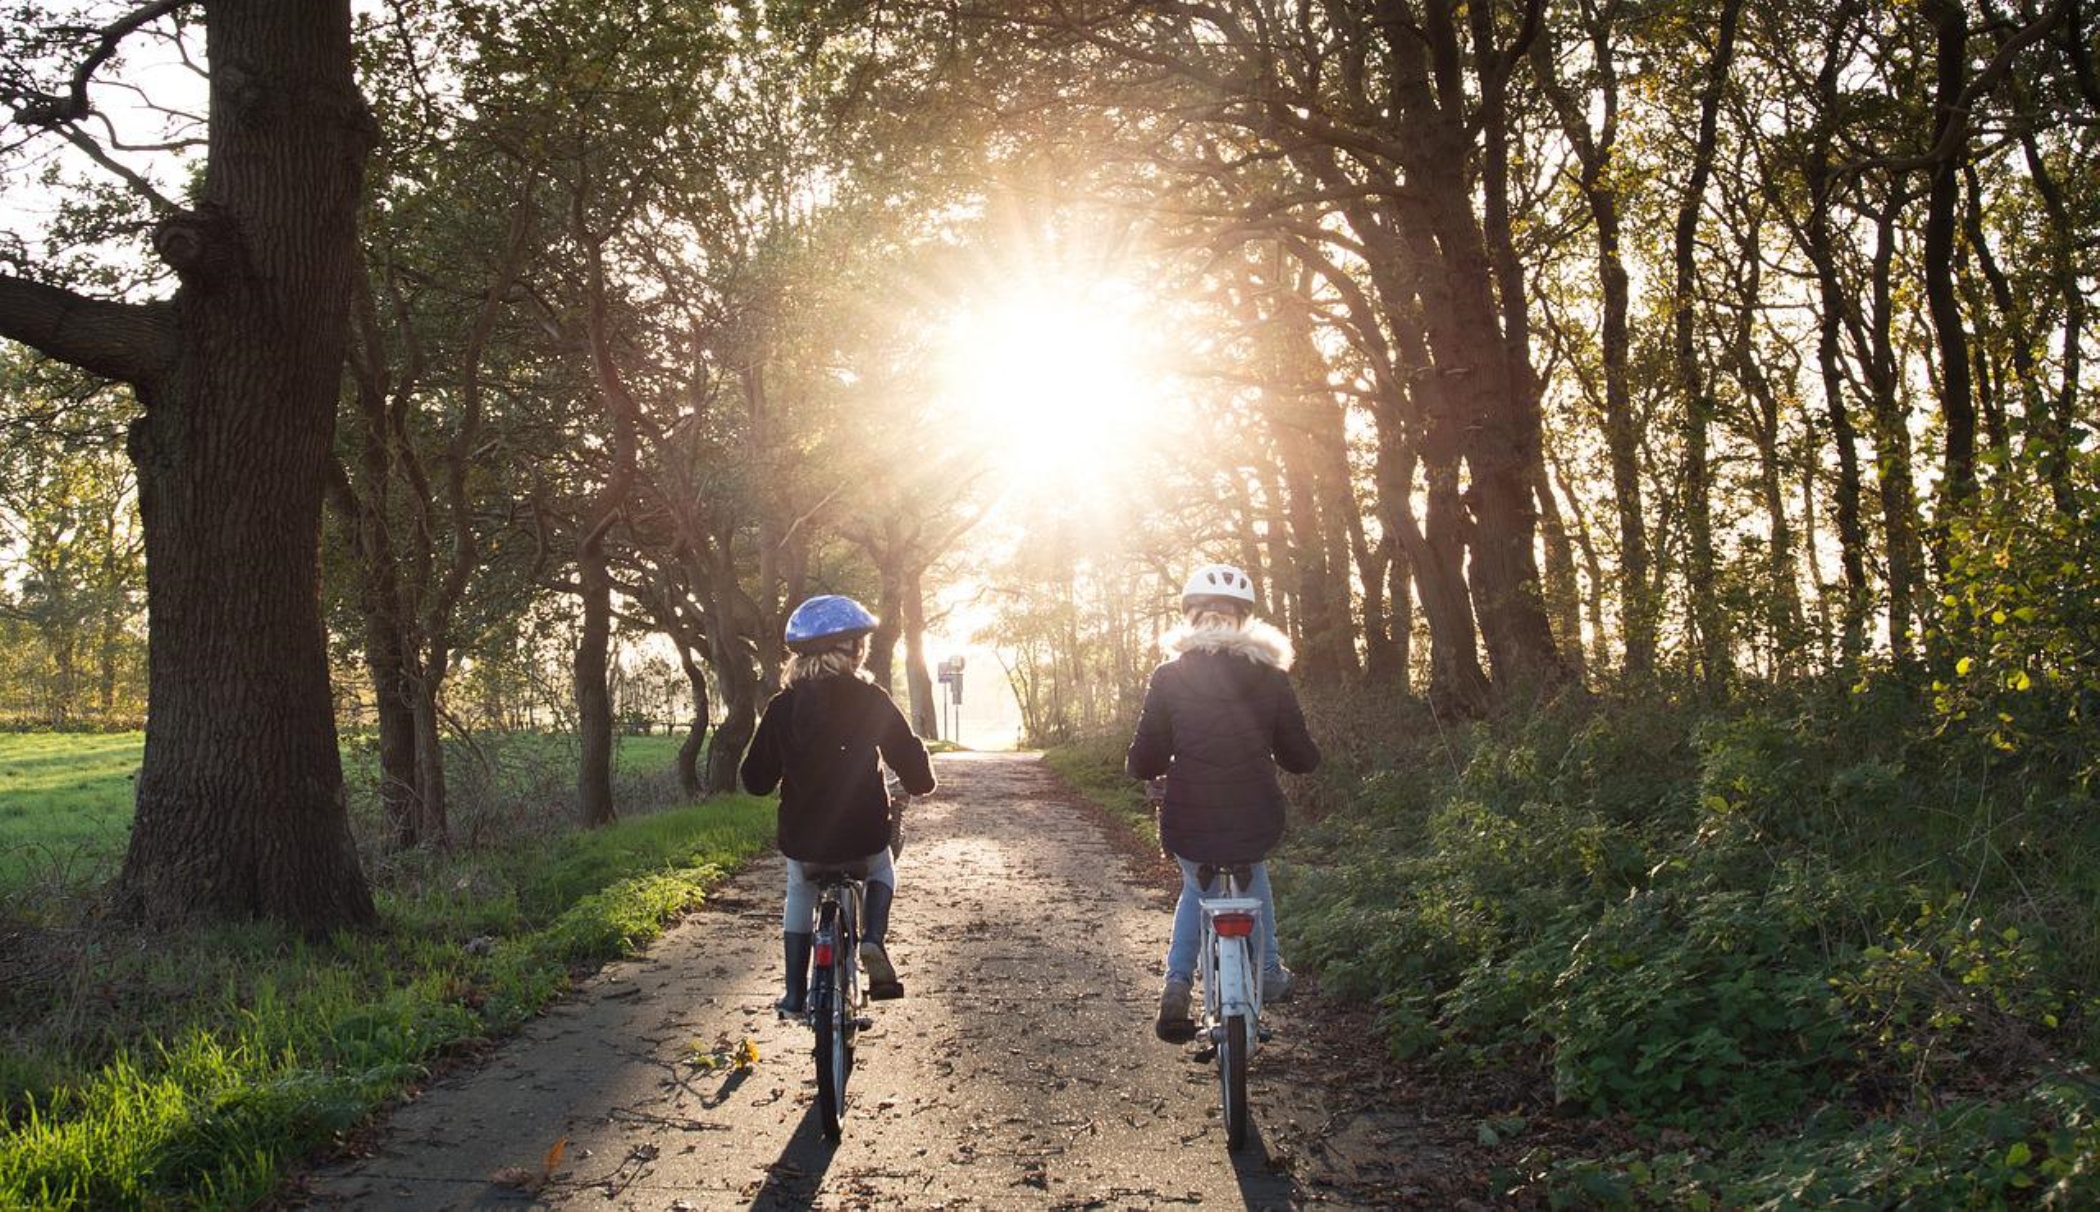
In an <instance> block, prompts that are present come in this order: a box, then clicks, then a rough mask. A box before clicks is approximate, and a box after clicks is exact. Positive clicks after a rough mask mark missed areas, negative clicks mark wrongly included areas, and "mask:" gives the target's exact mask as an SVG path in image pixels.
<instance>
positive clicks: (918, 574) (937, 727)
mask: <svg viewBox="0 0 2100 1212" xmlns="http://www.w3.org/2000/svg"><path fill="white" fill-rule="evenodd" d="M925 580H926V574H925V571H924V570H923V569H918V568H914V569H912V570H911V571H910V572H909V573H907V574H906V575H905V578H904V600H903V607H904V685H905V688H906V693H907V694H908V695H909V696H910V700H911V730H912V731H913V732H916V733H918V734H919V735H920V736H923V737H938V736H940V735H941V708H940V703H939V701H938V700H936V699H935V698H934V693H933V675H932V674H930V673H928V672H927V671H926V585H925Z"/></svg>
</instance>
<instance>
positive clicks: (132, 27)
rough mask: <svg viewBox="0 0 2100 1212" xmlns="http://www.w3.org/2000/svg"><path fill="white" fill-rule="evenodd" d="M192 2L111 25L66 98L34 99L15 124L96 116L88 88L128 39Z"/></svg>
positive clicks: (178, 0)
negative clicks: (92, 114)
mask: <svg viewBox="0 0 2100 1212" xmlns="http://www.w3.org/2000/svg"><path fill="white" fill-rule="evenodd" d="M189 3H190V0H153V3H151V4H148V5H145V6H143V7H141V8H135V9H133V10H132V11H131V12H129V13H127V14H125V15H124V16H123V17H121V18H119V19H117V20H116V21H113V22H111V23H110V24H109V25H108V26H106V27H105V28H104V29H103V30H102V33H101V34H100V35H99V36H98V37H97V38H96V40H95V48H94V49H93V50H91V51H89V52H88V57H87V58H85V59H83V60H81V62H80V66H79V67H76V68H74V69H73V79H72V81H71V83H70V84H69V85H68V86H67V89H66V95H65V96H63V97H52V96H44V97H34V98H32V99H31V100H30V101H28V102H27V103H26V104H24V105H23V106H22V107H21V108H20V109H17V110H16V111H15V121H17V122H20V123H22V124H24V125H26V126H53V127H55V126H61V125H65V124H67V123H71V122H78V121H79V120H81V119H82V118H85V117H87V116H88V115H89V114H91V113H93V112H95V111H94V106H93V105H91V104H89V102H88V91H87V90H88V84H89V83H90V82H91V81H92V80H93V79H94V78H95V73H96V72H97V71H99V70H101V68H102V65H103V64H104V63H107V62H109V58H110V56H111V55H114V54H116V53H117V47H118V46H119V45H121V44H122V43H123V41H124V39H126V38H129V37H130V36H131V35H133V34H135V33H137V32H139V31H140V30H141V29H144V28H145V27H146V26H148V25H151V24H153V23H154V22H155V21H158V20H160V19H161V18H162V17H165V16H167V15H168V14H169V13H172V12H174V11H176V10H177V9H180V8H183V7H186V6H187V5H188V4H189Z"/></svg>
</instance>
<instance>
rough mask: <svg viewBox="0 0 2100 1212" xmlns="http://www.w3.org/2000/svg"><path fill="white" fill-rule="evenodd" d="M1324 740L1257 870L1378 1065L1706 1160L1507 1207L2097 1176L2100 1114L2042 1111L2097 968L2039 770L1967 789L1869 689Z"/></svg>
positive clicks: (2069, 792) (1670, 1159) (1966, 770)
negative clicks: (1558, 1112) (1381, 1046)
mask: <svg viewBox="0 0 2100 1212" xmlns="http://www.w3.org/2000/svg"><path fill="white" fill-rule="evenodd" d="M1314 714H1315V718H1316V719H1318V720H1320V721H1322V722H1324V723H1326V724H1327V725H1328V726H1329V727H1345V728H1347V729H1349V732H1348V734H1347V735H1345V736H1340V737H1334V738H1332V741H1331V743H1330V737H1329V735H1328V734H1327V733H1324V732H1323V733H1322V740H1323V743H1328V747H1329V749H1330V751H1331V752H1335V753H1339V754H1341V755H1343V756H1344V761H1345V763H1346V765H1345V766H1344V767H1343V768H1342V769H1340V770H1337V771H1333V772H1330V773H1329V774H1327V775H1326V776H1325V778H1324V780H1323V781H1322V783H1321V786H1320V787H1319V788H1318V790H1317V795H1316V797H1308V798H1316V799H1317V801H1318V802H1320V803H1322V804H1323V805H1325V810H1324V813H1323V815H1322V816H1321V819H1319V820H1317V821H1315V822H1309V823H1308V822H1305V821H1302V820H1301V821H1300V822H1299V824H1298V825H1296V826H1294V832H1293V835H1292V840H1291V841H1290V842H1289V843H1288V844H1287V847H1286V852H1285V855H1284V856H1283V859H1282V861H1280V862H1279V863H1278V864H1277V871H1278V875H1277V886H1278V895H1279V910H1280V914H1281V922H1280V929H1281V931H1282V933H1283V936H1284V939H1285V941H1286V944H1287V945H1288V946H1289V947H1290V949H1291V951H1292V956H1293V958H1294V960H1295V961H1298V962H1304V963H1307V964H1308V965H1310V966H1313V967H1316V968H1318V969H1319V971H1320V973H1321V980H1322V984H1323V987H1325V988H1327V989H1329V990H1332V991H1336V992H1339V993H1342V994H1344V995H1348V996H1354V997H1360V998H1363V999H1366V1000H1368V1001H1371V1002H1372V1003H1374V1004H1375V1005H1376V1006H1377V1007H1378V1010H1379V1015H1380V1017H1379V1022H1380V1024H1381V1027H1382V1029H1383V1030H1384V1032H1385V1033H1386V1037H1387V1040H1388V1042H1389V1044H1390V1046H1391V1047H1392V1049H1393V1050H1394V1052H1395V1053H1396V1054H1398V1055H1402V1056H1409V1055H1420V1056H1425V1057H1428V1058H1430V1059H1431V1060H1432V1061H1433V1062H1434V1063H1437V1064H1440V1065H1449V1066H1462V1065H1478V1064H1484V1063H1501V1064H1510V1065H1517V1066H1522V1067H1531V1066H1536V1067H1537V1070H1536V1071H1537V1072H1538V1075H1539V1078H1540V1080H1541V1082H1542V1083H1544V1084H1550V1088H1551V1090H1552V1094H1553V1098H1554V1100H1555V1101H1556V1102H1557V1103H1559V1104H1560V1105H1561V1106H1562V1107H1563V1108H1564V1109H1566V1110H1575V1111H1580V1112H1585V1113H1590V1114H1596V1115H1607V1116H1623V1117H1627V1119H1628V1120H1629V1122H1631V1123H1632V1124H1634V1125H1636V1126H1638V1127H1640V1128H1643V1129H1645V1130H1646V1131H1648V1132H1651V1133H1664V1134H1665V1137H1667V1135H1668V1134H1676V1135H1677V1136H1678V1137H1680V1138H1689V1139H1694V1140H1697V1141H1700V1142H1702V1144H1703V1145H1704V1146H1705V1147H1703V1148H1700V1149H1694V1150H1678V1149H1666V1150H1660V1151H1657V1152H1655V1153H1652V1154H1650V1153H1640V1154H1629V1155H1627V1156H1624V1157H1608V1158H1595V1157H1591V1158H1584V1157H1553V1156H1551V1155H1550V1154H1547V1153H1545V1152H1544V1151H1539V1152H1537V1153H1536V1154H1535V1155H1534V1156H1532V1157H1530V1158H1529V1159H1528V1161H1527V1164H1526V1165H1522V1166H1518V1167H1515V1168H1514V1169H1512V1170H1511V1172H1510V1173H1508V1174H1506V1175H1504V1176H1503V1177H1502V1187H1503V1189H1504V1190H1506V1191H1510V1192H1519V1191H1521V1192H1525V1193H1528V1194H1529V1195H1532V1196H1538V1197H1545V1198H1547V1199H1548V1202H1550V1203H1553V1204H1554V1205H1555V1206H1570V1207H1576V1206H1580V1207H1591V1206H1604V1207H1611V1206H1625V1207H1631V1206H1643V1205H1647V1204H1657V1203H1660V1204H1667V1205H1671V1206H1692V1205H1695V1204H1698V1203H1700V1202H1701V1201H1704V1202H1705V1205H1706V1206H1711V1207H1719V1206H1772V1207H1790V1206H1815V1205H1821V1204H1823V1203H1827V1202H1833V1201H1835V1202H1840V1203H1842V1202H1843V1201H1847V1200H1852V1201H1858V1202H1859V1206H1882V1205H1884V1204H1887V1203H1892V1202H1896V1203H1900V1202H1904V1201H1906V1200H1916V1199H1920V1198H1923V1197H1924V1196H1925V1193H1930V1192H1933V1191H1936V1190H1947V1191H1952V1192H1958V1193H1959V1194H1958V1195H1956V1196H1954V1197H1953V1198H1951V1199H1950V1200H1946V1201H1941V1200H1939V1199H1937V1198H1936V1197H1934V1198H1927V1199H1926V1201H1925V1202H1929V1203H1934V1204H1935V1205H1940V1206H1943V1205H1944V1204H1945V1203H1949V1202H1951V1203H1953V1204H1957V1205H1961V1204H1983V1205H1988V1204H1990V1203H1992V1202H1995V1201H1998V1200H2002V1199H2006V1198H2013V1197H2014V1195H2015V1194H2017V1193H2021V1192H2027V1193H2033V1192H2039V1191H2042V1190H2044V1189H2047V1188H2049V1187H2050V1185H2051V1184H2055V1183H2058V1182H2064V1183H2066V1184H2067V1185H2066V1186H2065V1187H2064V1190H2065V1191H2067V1192H2083V1191H2085V1190H2087V1189H2089V1187H2090V1184H2091V1183H2092V1182H2093V1181H2094V1180H2093V1179H2092V1177H2091V1176H2090V1175H2088V1174H2086V1173H2085V1171H2086V1170H2088V1169H2090V1168H2091V1164H2092V1163H2091V1162H2090V1161H2088V1160H2085V1159H2084V1158H2083V1157H2082V1156H2081V1154H2080V1153H2079V1150H2080V1149H2082V1148H2084V1149H2089V1148H2090V1140H2089V1137H2090V1134H2091V1132H2092V1128H2091V1127H2090V1124H2091V1118H2092V1105H2093V1100H2092V1098H2091V1097H2090V1091H2089V1090H2088V1089H2087V1087H2086V1086H2085V1085H2084V1084H2083V1083H2082V1082H2080V1081H2070V1082H2061V1081H2059V1082H2056V1083H2055V1084H2054V1085H2051V1084H2050V1083H2049V1082H2048V1081H2042V1082H2040V1084H2037V1082H2038V1079H2039V1078H2042V1077H2043V1076H2045V1075H2046V1074H2048V1073H2050V1072H2052V1071H2053V1070H2055V1068H2056V1065H2055V1064H2052V1062H2051V1061H2050V1060H2049V1058H2051V1057H2057V1058H2065V1057H2067V1056H2068V1057H2071V1058H2079V1057H2082V1058H2083V1061H2090V1060H2091V1059H2092V1054H2093V1053H2094V1052H2095V1051H2096V1049H2095V1048H2094V1047H2093V1046H2092V1044H2091V1043H2088V1042H2084V1041H2082V1039H2081V1036H2080V1034H2079V1033H2080V1032H2081V1031H2090V1029H2091V1028H2090V1024H2091V1020H2092V1018H2093V1017H2094V1015H2093V1013H2092V1011H2093V1006H2092V1005H2090V1004H2088V1003H2086V1002H2084V1001H2083V1000H2082V999H2081V997H2079V996H2077V995H2074V993H2073V992H2072V991H2074V990H2079V989H2089V988H2091V987H2092V985H2091V983H2090V977H2091V974H2092V973H2093V972H2094V970H2095V964H2096V961H2100V955H2096V951H2100V948H2096V945H2095V935H2094V931H2093V926H2092V923H2091V912H2090V906H2091V890H2092V889H2093V888H2095V887H2100V880H2096V879H2095V873H2096V871H2100V865H2096V863H2095V861H2094V857H2093V856H2094V855H2095V853H2096V852H2100V820H2096V819H2095V818H2094V817H2093V815H2092V814H2091V813H2090V811H2083V810H2082V807H2083V806H2085V805H2088V804H2089V803H2090V801H2089V799H2088V798H2086V796H2085V794H2084V792H2083V791H2082V790H2081V789H2080V785H2079V783H2078V781H2077V780H2076V779H2074V778H2072V777H2070V776H2069V775H2067V774H2066V773H2065V772H2064V771H2063V769H2062V768H2061V766H2060V764H2058V763H2056V762H2055V761H2054V760H2053V759H2050V760H2038V761H2035V762H2030V763H2026V764H2015V763H2013V762H2012V761H2011V760H2010V759H2008V758H2007V757H2006V756H2005V755H2003V754H2002V753H2001V754H2000V755H1999V756H1998V757H1996V758H1993V759H1991V760H1990V761H1989V762H1988V763H1979V762H1978V761H1976V760H1975V755H1976V753H1977V750H1976V748H1975V747H1974V746H1973V745H1971V744H1969V742H1968V741H1967V740H1966V738H1964V737H1960V736H1950V735H1949V734H1948V733H1947V731H1946V729H1945V728H1944V722H1945V720H1944V717H1943V716H1942V715H1940V714H1938V713H1937V712H1936V711H1935V709H1934V706H1933V705H1932V704H1931V703H1927V702H1921V701H1920V700H1919V699H1918V698H1917V697H1915V696H1914V695H1913V694H1912V693H1911V692H1910V689H1909V687H1908V685H1907V684H1906V683H1905V682H1904V681H1902V680H1901V679H1900V678H1898V677H1895V676H1893V675H1889V674H1881V673H1869V674H1868V675H1867V676H1866V677H1864V678H1862V679H1854V680H1852V681H1850V682H1849V683H1838V682H1835V681H1831V682H1820V683H1806V684H1803V685H1801V686H1799V687H1797V688H1795V689H1793V690H1791V691H1787V692H1784V693H1782V692H1778V691H1766V692H1764V693H1763V694H1762V696H1761V697H1756V698H1749V699H1746V700H1744V701H1740V702H1738V703H1735V704H1733V705H1731V706H1729V707H1727V708H1725V709H1720V710H1715V709H1713V708H1711V707H1706V708H1703V709H1701V710H1699V711H1692V710H1687V709H1686V708H1685V706H1684V705H1683V704H1682V703H1679V702H1677V701H1674V700H1673V699H1672V698H1671V696H1668V695H1662V694H1658V695H1656V696H1654V697H1653V698H1652V699H1651V700H1649V701H1645V702H1639V703H1617V704H1597V703H1569V704H1564V705H1560V706H1554V707H1549V708H1545V709H1541V710H1538V711H1534V712H1532V713H1530V714H1528V715H1524V716H1513V717H1511V718H1508V719H1504V720H1499V721H1493V722H1490V723H1487V724H1482V725H1474V726H1469V727H1463V728H1458V729H1452V728H1449V727H1446V728H1443V729H1435V728H1424V727H1423V726H1422V721H1421V719H1420V718H1419V715H1418V713H1417V710H1416V709H1414V708H1409V707H1399V708H1389V709H1387V710H1386V711H1385V722H1384V723H1383V725H1382V726H1379V725H1377V724H1376V723H1374V722H1373V721H1374V719H1375V716H1376V712H1375V711H1371V710H1369V709H1367V708H1365V707H1364V706H1363V704H1362V703H1360V702H1359V703H1356V704H1353V705H1348V704H1345V705H1334V704H1322V705H1318V706H1317V707H1315V708H1314ZM2067 726H2068V725H2067V724H2065V723H2064V722H2063V721H2059V723H2058V725H2057V727H2058V728H2059V729H2062V728H2064V727H2067ZM2055 741H2056V742H2057V743H2058V744H2061V745H2066V746H2068V745H2069V744H2070V743H2071V742H2070V737H2069V735H2068V734H2067V733H2063V732H2059V733H2058V734H2057V735H2056V737H2055ZM2054 751H2055V750H2054V749H2052V748H2047V747H2038V748H2037V749H2036V751H2035V752H2036V753H2037V754H2041V753H2045V752H2054ZM2059 1063H2061V1062H2059ZM2069 1063H2071V1064H2072V1066H2073V1071H2074V1072H2075V1071H2077V1069H2076V1067H2077V1065H2078V1064H2080V1063H2082V1062H2081V1061H2079V1060H2071V1061H2070V1062H2069ZM2050 1091H2055V1093H2049V1092H2050ZM2073 1094H2076V1097H2075V1098H2074V1097H2073ZM1818 1108H1821V1111H1820V1112H1818V1111H1817V1109H1818ZM1812 1112H1814V1113H1815V1114H1811V1113H1812ZM2045 1165H2046V1167H2047V1169H2048V1172H2047V1173H2046V1174H2045V1173H2044V1167H2045ZM1936 1184H1937V1185H1936ZM2062 1198H2065V1199H2068V1200H2069V1201H2070V1202H2078V1200H2077V1199H2076V1198H2074V1197H2072V1196H2064V1197H2062Z"/></svg>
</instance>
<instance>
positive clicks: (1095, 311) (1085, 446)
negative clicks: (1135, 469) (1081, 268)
mask: <svg viewBox="0 0 2100 1212" xmlns="http://www.w3.org/2000/svg"><path fill="white" fill-rule="evenodd" d="M1143 336H1144V334H1143V329H1142V325H1141V324H1139V323H1138V317H1137V315H1136V312H1135V308H1134V307H1133V306H1131V305H1129V304H1128V303H1127V302H1125V301H1124V300H1121V299H1118V298H1116V297H1114V296H1113V295H1112V294H1110V293H1109V292H1106V291H1096V292H1091V293H1083V292H1079V291H1058V292H1049V291H1045V292H1038V293H1034V294H1032V295H1025V296H1024V295H1014V296H1010V297H1007V298H1005V299H1002V300H1000V301H998V302H995V303H992V304H991V305H989V306H987V307H985V308H984V309H982V310H976V311H969V312H965V313H963V314H961V315H960V316H958V317H957V318H956V320H955V322H954V324H953V326H952V327H951V329H950V332H949V340H948V346H947V352H946V358H945V363H946V365H945V368H944V370H945V373H944V376H943V377H944V380H945V384H946V389H947V391H948V393H949V395H950V397H951V401H952V403H953V404H954V406H955V408H956V412H957V414H958V415H957V425H958V428H959V429H960V430H962V431H963V432H962V434H961V435H960V436H962V437H964V438H965V440H968V441H972V442H974V443H976V444H978V445H979V446H981V447H982V448H983V449H984V450H986V451H987V452H988V453H989V454H990V455H991V457H992V458H993V459H994V461H995V462H996V464H997V466H998V467H999V469H1000V472H1001V474H1004V475H1008V476H1011V477H1013V478H1014V480H1015V481H1016V482H1019V483H1023V484H1030V485H1035V486H1045V485H1049V486H1061V485H1067V484H1070V485H1074V486H1084V485H1085V484H1088V483H1091V482H1095V481H1098V480H1099V479H1100V478H1101V477H1103V476H1105V475H1107V474H1109V472H1110V470H1111V469H1112V467H1113V466H1114V465H1115V463H1116V461H1117V457H1118V452H1119V451H1120V450H1124V449H1127V448H1128V447H1129V445H1130V443H1131V439H1132V438H1133V437H1134V436H1135V435H1136V433H1137V432H1138V431H1139V430H1140V429H1142V428H1143V426H1144V425H1145V424H1146V423H1147V422H1148V421H1149V419H1150V418H1151V416H1152V415H1153V413H1154V411H1155V409H1156V403H1157V399H1158V395H1159V390H1160V388H1159V380H1158V377H1157V373H1156V371H1155V369H1154V368H1153V367H1152V366H1150V365H1148V359H1147V357H1146V350H1145V348H1144V345H1143Z"/></svg>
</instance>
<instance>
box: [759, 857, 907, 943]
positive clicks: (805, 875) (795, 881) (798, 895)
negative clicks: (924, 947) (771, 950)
mask: <svg viewBox="0 0 2100 1212" xmlns="http://www.w3.org/2000/svg"><path fill="white" fill-rule="evenodd" d="M786 862H787V875H788V883H787V907H786V908H785V909H784V910H783V911H782V912H781V915H780V928H781V929H782V930H784V931H786V932H787V933H789V934H808V933H809V932H810V931H812V930H814V929H816V927H817V885H816V881H814V880H812V879H811V878H810V874H811V873H812V872H817V871H830V870H835V869H837V868H841V867H860V868H862V869H863V870H865V871H866V872H867V874H866V875H864V876H862V877H861V878H863V879H865V880H866V881H867V882H868V883H871V884H887V885H888V886H889V889H890V891H891V892H895V891H896V890H897V867H896V864H894V863H892V862H891V861H890V851H889V847H887V846H885V847H883V848H882V849H880V850H877V851H876V852H875V853H873V854H871V855H869V856H868V857H866V858H864V859H860V860H859V861H857V862H853V863H805V862H803V861H802V860H800V859H788V860H786Z"/></svg>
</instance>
